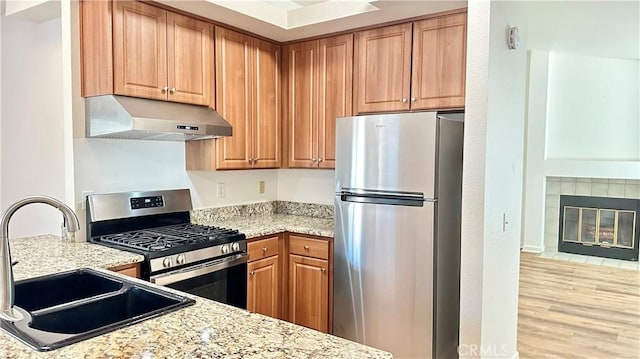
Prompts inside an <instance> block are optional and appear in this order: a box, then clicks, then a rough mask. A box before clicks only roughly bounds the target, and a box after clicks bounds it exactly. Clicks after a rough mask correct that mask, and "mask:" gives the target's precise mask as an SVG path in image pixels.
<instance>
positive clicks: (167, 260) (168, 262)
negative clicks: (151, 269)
mask: <svg viewBox="0 0 640 359" xmlns="http://www.w3.org/2000/svg"><path fill="white" fill-rule="evenodd" d="M162 266H163V267H165V268H169V267H171V258H169V257H167V258H165V259H164V260H163V261H162Z"/></svg>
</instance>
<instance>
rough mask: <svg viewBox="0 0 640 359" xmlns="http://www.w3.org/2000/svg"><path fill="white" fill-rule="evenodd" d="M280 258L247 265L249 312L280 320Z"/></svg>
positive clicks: (276, 257) (273, 257)
mask: <svg viewBox="0 0 640 359" xmlns="http://www.w3.org/2000/svg"><path fill="white" fill-rule="evenodd" d="M279 259H280V256H278V255H275V256H271V257H269V258H265V259H260V260H257V261H253V262H249V264H248V265H247V273H248V275H249V278H248V279H247V310H248V311H250V312H252V313H260V314H264V315H268V316H270V317H273V318H280V308H281V306H282V301H281V299H280V280H281V279H280V277H281V276H280V270H278V267H279Z"/></svg>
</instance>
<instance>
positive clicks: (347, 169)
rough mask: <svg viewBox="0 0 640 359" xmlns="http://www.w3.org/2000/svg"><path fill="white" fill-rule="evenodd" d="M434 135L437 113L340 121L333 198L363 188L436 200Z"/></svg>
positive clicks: (360, 117)
mask: <svg viewBox="0 0 640 359" xmlns="http://www.w3.org/2000/svg"><path fill="white" fill-rule="evenodd" d="M436 132H437V117H436V113H435V112H421V113H406V114H388V115H370V116H357V117H344V118H339V119H338V120H337V121H336V183H335V192H340V191H341V190H342V189H343V188H362V189H376V190H389V191H406V192H418V193H423V194H424V197H425V198H435V193H434V188H435V183H434V179H435V165H436V155H437V154H436V148H437V146H436V138H437V137H436Z"/></svg>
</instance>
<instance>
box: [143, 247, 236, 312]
mask: <svg viewBox="0 0 640 359" xmlns="http://www.w3.org/2000/svg"><path fill="white" fill-rule="evenodd" d="M149 281H150V282H151V283H155V284H158V285H164V286H167V287H169V288H173V289H177V290H180V291H183V292H186V293H190V294H194V295H197V296H200V297H204V298H207V299H211V300H215V301H217V302H221V303H225V304H229V305H233V306H234V307H238V308H242V309H247V254H246V253H243V254H237V255H233V256H229V257H225V258H221V259H216V260H213V261H210V262H205V263H201V264H198V265H195V266H191V267H187V268H182V269H178V270H175V271H171V272H167V273H162V274H158V275H152V276H151V277H150V278H149Z"/></svg>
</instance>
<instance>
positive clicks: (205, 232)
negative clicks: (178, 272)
mask: <svg viewBox="0 0 640 359" xmlns="http://www.w3.org/2000/svg"><path fill="white" fill-rule="evenodd" d="M237 237H238V231H236V230H231V229H226V228H220V227H211V226H201V225H196V224H188V223H187V224H176V225H171V226H165V227H158V228H148V229H144V230H136V231H129V232H123V233H116V234H108V235H104V236H101V237H100V242H103V243H107V244H113V245H117V246H122V247H128V248H133V249H137V250H142V251H147V252H157V251H163V250H167V249H171V248H179V247H185V249H188V248H189V246H192V245H197V244H204V243H208V244H209V245H218V244H223V243H228V242H233V241H234V240H237V239H238V238H237Z"/></svg>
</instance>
